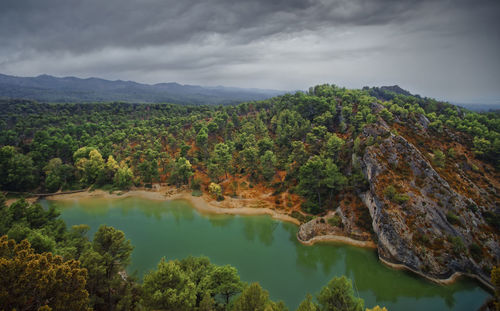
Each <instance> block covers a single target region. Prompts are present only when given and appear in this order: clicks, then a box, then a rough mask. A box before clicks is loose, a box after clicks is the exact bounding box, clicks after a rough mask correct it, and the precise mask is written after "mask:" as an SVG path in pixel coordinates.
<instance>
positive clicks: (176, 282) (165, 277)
mask: <svg viewBox="0 0 500 311" xmlns="http://www.w3.org/2000/svg"><path fill="white" fill-rule="evenodd" d="M143 292H144V294H143V304H144V306H146V307H148V308H152V309H162V310H172V311H173V310H179V311H183V310H186V311H188V310H193V309H194V307H195V304H196V291H195V284H194V283H193V282H192V281H191V280H190V279H189V276H188V274H187V273H186V272H184V271H183V270H182V268H181V266H180V264H179V262H178V261H168V262H167V261H165V258H163V259H162V260H161V261H160V263H159V264H158V267H157V269H156V270H154V271H151V272H149V273H148V274H146V275H145V276H144V283H143Z"/></svg>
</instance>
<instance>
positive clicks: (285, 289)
mask: <svg viewBox="0 0 500 311" xmlns="http://www.w3.org/2000/svg"><path fill="white" fill-rule="evenodd" d="M43 204H50V205H55V206H56V207H58V209H59V210H60V211H61V217H62V218H63V219H64V220H65V221H66V223H67V224H68V226H71V225H75V224H88V225H90V227H91V231H90V235H89V237H91V236H92V235H93V234H94V232H95V231H96V230H97V228H98V227H99V225H101V224H106V225H110V226H113V227H115V228H117V229H120V230H123V231H124V232H125V234H126V237H127V238H128V239H130V240H131V242H132V244H133V245H134V246H135V248H134V251H133V253H132V261H131V265H130V267H129V269H128V270H129V272H130V273H134V272H136V273H137V274H138V276H139V277H141V278H142V276H143V275H144V273H146V272H147V271H148V270H150V269H154V268H155V267H156V265H157V263H158V262H159V261H160V259H161V258H162V257H165V258H166V259H167V260H168V259H182V258H184V257H187V256H190V255H192V256H207V257H209V258H210V260H211V261H212V262H213V263H215V264H218V265H225V264H230V265H232V266H234V267H236V268H237V269H238V271H239V274H240V276H241V278H242V280H244V281H246V282H259V283H260V284H261V285H262V286H263V287H264V288H265V289H266V290H268V291H269V293H270V296H271V298H272V299H273V300H283V301H284V302H285V303H286V305H287V306H288V307H289V308H290V310H295V308H296V307H297V306H298V304H299V303H300V301H302V300H303V299H304V297H305V295H306V294H307V293H311V294H316V293H318V292H319V290H320V289H321V287H323V286H324V285H326V284H327V283H328V281H329V280H330V279H331V278H332V277H334V276H340V275H346V276H347V277H349V278H350V279H351V280H352V281H353V285H354V288H355V291H356V293H357V294H358V295H359V296H360V297H361V298H363V299H364V300H365V306H366V307H370V308H371V307H373V306H375V305H377V304H378V305H380V306H385V307H387V308H388V310H389V311H396V310H426V311H431V310H464V311H465V310H467V311H469V310H477V309H478V308H479V307H480V306H481V305H482V304H483V302H484V301H485V299H487V298H488V297H489V296H490V294H489V293H488V292H487V291H485V290H484V289H483V288H482V287H481V286H479V284H478V283H477V282H475V281H473V280H468V279H461V280H460V281H459V282H456V283H454V284H452V285H447V286H441V285H437V284H433V283H431V282H428V281H426V280H424V279H421V278H419V277H416V276H414V275H412V274H410V273H408V272H404V271H397V270H393V269H391V268H388V267H387V266H385V265H383V264H382V263H380V261H379V260H378V258H377V254H376V252H375V251H373V250H368V249H362V248H357V247H353V246H348V245H343V244H333V243H322V244H316V245H313V246H305V245H302V244H300V243H299V242H298V241H297V239H296V233H297V229H298V227H297V226H295V225H293V224H290V223H286V222H281V221H278V220H274V219H272V218H271V217H269V216H232V215H208V214H201V213H199V212H198V211H197V210H196V209H195V208H193V206H192V205H191V204H190V203H189V202H187V201H182V200H178V201H154V200H146V199H142V198H132V197H129V198H119V199H101V198H99V199H97V198H90V199H80V200H72V201H44V202H43Z"/></svg>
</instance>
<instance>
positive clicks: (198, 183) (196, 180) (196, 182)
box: [191, 178, 201, 192]
mask: <svg viewBox="0 0 500 311" xmlns="http://www.w3.org/2000/svg"><path fill="white" fill-rule="evenodd" d="M191 189H193V190H195V191H196V190H200V189H201V179H199V178H193V180H192V181H191ZM193 192H194V191H193Z"/></svg>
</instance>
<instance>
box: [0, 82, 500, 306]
mask: <svg viewBox="0 0 500 311" xmlns="http://www.w3.org/2000/svg"><path fill="white" fill-rule="evenodd" d="M0 110H1V111H2V114H1V115H0V146H1V147H0V189H1V190H3V191H5V192H7V193H10V195H18V193H25V194H27V193H52V192H56V191H60V190H63V191H64V190H74V189H87V188H89V189H97V188H100V189H104V190H107V191H115V190H127V189H130V188H132V187H146V188H151V187H153V185H154V184H156V183H162V184H169V185H172V186H176V187H184V188H186V189H187V188H190V189H192V191H193V195H200V194H201V193H204V192H208V193H210V194H211V195H212V196H213V197H214V199H217V200H224V199H225V198H227V197H235V198H238V197H239V196H240V195H241V194H242V193H243V192H244V191H245V190H248V189H258V190H259V191H264V190H265V191H270V192H271V193H272V197H271V200H272V202H273V204H274V207H275V208H276V209H280V210H282V211H284V212H285V213H289V214H290V215H291V216H293V217H296V218H298V219H299V220H300V221H301V222H307V221H308V220H310V219H312V218H314V217H315V216H314V215H319V216H323V215H325V214H326V213H327V212H328V211H333V210H336V209H337V208H339V206H340V208H341V210H342V209H345V207H346V206H350V207H351V209H350V210H349V211H344V213H348V212H351V213H352V214H353V215H355V218H356V220H355V225H354V226H357V227H359V228H360V230H362V231H364V232H367V234H369V235H371V238H372V239H374V240H375V239H376V236H375V234H376V233H374V232H373V230H374V228H372V219H371V217H372V216H371V215H370V213H369V211H368V208H366V206H365V205H363V202H362V201H361V199H360V198H359V197H360V194H361V193H363V192H366V191H368V190H369V189H370V187H372V188H373V187H374V185H373V182H372V181H370V180H368V178H367V176H368V174H367V172H366V171H367V169H366V167H367V165H366V163H368V160H369V158H367V155H371V154H372V153H373V154H376V152H375V151H374V150H375V147H380V148H382V147H383V146H384V140H385V139H386V138H387V137H389V136H391V137H404V138H405V139H406V140H407V141H410V142H411V143H412V145H414V146H417V148H418V150H419V152H420V153H421V154H422V157H423V158H424V159H426V160H427V161H429V163H430V164H431V165H432V167H433V169H435V170H436V171H437V172H438V173H439V174H440V176H444V177H443V178H445V179H446V180H447V181H448V182H449V184H450V187H452V188H453V189H458V190H457V191H460V193H461V194H462V193H463V194H464V195H467V196H468V197H469V198H472V199H471V202H472V203H468V204H467V205H466V206H467V207H466V209H467V213H473V214H474V215H476V216H474V217H478V218H479V219H484V221H485V225H484V226H483V227H481V228H482V229H481V230H482V231H484V232H493V234H498V232H499V230H500V229H499V228H500V212H499V210H498V208H496V209H495V208H494V207H493V208H491V206H495V204H496V203H495V202H498V197H499V194H498V193H497V192H496V189H497V188H496V187H497V185H496V184H495V183H497V182H498V176H499V169H500V114H499V113H498V112H489V113H475V112H471V111H468V110H466V109H463V108H460V107H457V106H453V105H450V104H448V103H444V102H439V101H436V100H433V99H429V98H422V97H419V96H413V95H411V94H409V93H407V92H403V91H401V90H400V89H399V88H395V87H394V88H365V89H362V90H349V89H345V88H340V87H337V86H334V85H318V86H316V87H313V88H311V89H309V91H308V92H305V93H304V92H297V93H295V94H287V95H283V96H279V97H275V98H272V99H269V100H264V101H258V102H249V103H243V104H239V105H236V106H210V105H205V106H181V105H174V104H130V103H94V104H51V103H37V102H32V101H24V100H8V101H3V102H1V103H0ZM381 128H384V129H385V128H388V129H389V130H388V131H385V132H384V131H382V132H381V131H380V129H381ZM424 128H425V132H426V133H428V136H426V137H427V139H423V138H422V137H423V136H419V134H418V133H419V131H423V130H424ZM373 133H374V134H373ZM406 140H405V141H406ZM450 141H452V142H453V144H451V143H450ZM368 151H370V152H372V153H367V152H368ZM419 156H420V155H419ZM400 162H401V161H400ZM401 163H402V164H391V163H388V164H387V167H388V168H389V170H388V171H390V173H391V174H393V175H390V178H386V179H380V181H378V184H377V185H376V189H375V188H373V189H374V190H373V192H374V193H381V194H380V197H381V198H382V199H383V200H385V201H386V202H387V204H388V206H390V207H394V206H398V207H399V208H401V209H402V210H403V211H404V210H406V211H408V210H409V207H408V204H409V203H408V202H411V201H412V200H415V198H414V197H413V196H409V195H408V192H407V191H406V190H407V189H406V188H404V187H403V186H401V185H403V183H397V182H396V181H398V180H399V179H398V178H401V180H402V179H404V178H408V176H410V175H411V172H410V169H409V168H408V167H405V166H404V164H405V163H404V161H403V162H401ZM459 167H460V169H461V170H463V171H465V172H466V174H467V181H468V182H471V183H472V182H474V183H475V184H479V185H481V186H482V187H481V189H483V190H482V192H479V190H478V192H477V193H480V194H476V192H473V190H474V189H472V188H470V187H469V188H468V187H467V186H464V185H463V184H461V183H460V182H459V181H455V182H452V179H453V178H455V177H449V176H452V175H451V174H453V173H454V171H456V170H457V168H459ZM419 178H420V177H419V176H417V177H416V178H415V180H416V185H413V186H414V187H416V188H419V189H420V188H423V187H424V185H423V184H424V182H423V180H424V177H422V178H421V179H419ZM419 180H420V183H422V184H419ZM495 180H496V182H495ZM483 185H484V187H483ZM433 199H435V200H436V208H443V209H445V211H444V212H443V213H444V214H445V215H446V217H445V221H446V222H447V223H449V224H450V225H451V226H453V228H458V229H459V230H464V231H467V232H470V230H468V229H467V228H468V227H467V224H466V223H465V220H463V218H464V217H463V216H462V215H461V214H460V213H462V212H463V211H462V210H459V209H456V210H454V209H453V208H454V204H455V203H453V202H451V199H450V200H448V201H446V202H445V201H444V200H441V201H440V197H439V195H437V196H436V197H433ZM472 200H473V201H472ZM0 201H1V202H0V203H1V205H0V209H1V210H0V212H1V213H2V215H0V236H1V235H7V236H8V238H7V237H2V240H0V260H2V261H1V263H2V264H1V265H0V269H2V270H3V271H0V274H2V275H6V276H7V277H3V278H2V280H1V282H2V288H7V289H12V288H25V289H26V290H25V291H20V292H17V291H15V292H16V295H17V296H13V295H12V294H9V293H11V292H12V291H10V290H7V291H2V292H0V301H5V303H4V305H3V306H2V307H4V308H5V309H9V310H10V309H12V308H17V309H19V310H21V309H23V308H22V307H21V306H26V305H29V306H30V307H28V308H27V310H37V309H39V308H40V310H49V309H50V308H52V309H53V310H64V309H67V308H68V307H67V306H68V305H69V304H70V303H71V306H72V307H71V309H73V310H80V309H81V310H84V309H86V308H87V307H89V306H90V307H92V308H94V309H96V310H110V309H116V310H130V309H134V308H137V309H141V308H142V309H144V308H145V309H164V310H284V309H285V306H284V305H283V304H282V303H278V302H273V301H271V300H270V299H269V294H268V293H267V292H266V291H265V290H264V289H262V288H261V287H260V286H259V285H258V284H250V285H248V284H244V283H243V282H242V281H241V280H240V279H239V276H238V274H237V271H236V270H235V269H234V268H232V267H229V266H223V267H219V266H215V265H213V264H211V263H210V262H209V260H208V259H207V258H186V259H184V260H180V261H166V260H162V261H161V262H160V263H159V264H158V267H157V269H156V270H154V271H152V272H150V273H149V274H147V275H146V276H145V277H144V280H143V281H142V282H139V281H138V280H136V279H135V278H134V277H133V276H128V275H126V274H124V273H123V271H124V270H125V268H126V267H127V264H128V262H129V260H130V254H131V252H132V250H133V247H132V245H130V242H129V241H128V240H127V239H126V238H125V237H124V234H123V232H121V231H119V230H116V229H114V228H111V227H106V226H103V227H101V228H99V230H98V231H97V233H96V234H95V236H94V237H93V239H92V241H89V240H88V238H87V235H86V234H87V231H88V227H87V226H85V225H81V226H76V227H73V228H71V229H67V228H66V226H65V224H64V222H63V221H62V220H60V219H59V218H58V212H57V211H55V210H52V209H49V210H44V209H43V208H42V207H41V206H40V205H38V204H34V205H32V206H29V204H28V203H27V202H26V201H24V200H19V201H17V202H15V203H13V204H11V205H10V206H7V205H6V203H5V198H3V197H2V198H0ZM450 202H451V203H450ZM464 215H465V214H464ZM347 217H349V215H347ZM353 217H354V216H353ZM412 217H415V216H414V215H412ZM419 217H420V216H419ZM422 218H423V217H422ZM342 221H343V220H342V219H340V220H339V219H338V218H331V219H329V220H328V223H329V224H331V225H332V226H334V227H335V226H339V224H341V223H342ZM409 222H413V223H415V221H414V219H410V220H409ZM410 228H411V229H412V230H413V228H412V227H410ZM458 229H457V230H458ZM474 234H475V233H474ZM432 238H433V237H432V236H431V234H430V233H427V232H421V231H418V234H415V235H414V236H413V239H414V243H415V244H416V245H421V246H422V247H424V248H422V253H423V252H425V250H426V249H433V251H435V252H436V253H439V249H443V248H444V247H443V245H444V246H446V247H447V246H448V245H449V247H450V249H452V251H450V252H451V254H452V255H453V256H456V257H460V258H462V257H463V258H465V257H464V256H466V257H467V258H469V257H471V258H473V259H472V260H474V262H475V263H477V264H476V266H478V267H479V268H478V269H481V271H482V272H477V273H484V274H487V275H490V273H492V274H493V275H495V273H496V272H495V271H497V270H495V269H494V267H493V265H492V264H491V263H492V262H493V263H494V262H495V260H497V261H498V258H495V255H494V254H493V255H492V252H493V251H494V249H495V247H494V246H493V247H491V246H489V244H488V243H489V242H488V243H486V242H485V243H484V245H483V244H481V239H480V238H479V236H473V237H472V238H471V239H470V240H469V237H468V236H465V235H463V236H462V238H460V236H458V234H457V237H453V236H446V237H444V238H440V240H439V241H438V239H437V236H436V238H435V239H434V240H433V239H432ZM8 239H13V240H8ZM492 250H493V251H492ZM438 255H439V254H438ZM166 256H167V257H168V254H166ZM483 257H484V258H483ZM445 263H446V262H444V263H441V264H442V265H444V264H445ZM497 264H498V263H497ZM434 268H435V267H426V266H422V267H420V268H419V269H422V270H423V271H429V270H431V269H434ZM426 269H427V270H426ZM436 269H437V268H436ZM8 271H21V272H22V276H19V275H16V274H13V273H12V272H8ZM475 273H476V272H475ZM497 277H498V276H497ZM493 282H495V281H493ZM56 293H57V294H56ZM32 297H38V298H37V299H33V298H32ZM49 297H50V298H49ZM77 297H78V298H77ZM336 304H340V307H338V306H337V305H336ZM73 306H74V307H73ZM49 307H50V308H49ZM363 308H364V306H363V302H362V300H361V299H359V298H357V297H356V296H355V295H354V293H353V289H352V286H351V285H350V283H349V281H348V280H347V279H345V278H338V279H333V280H332V281H331V282H330V283H329V284H327V285H326V286H325V287H324V288H323V289H322V290H321V292H320V293H319V294H318V295H317V296H315V297H313V296H307V297H306V299H305V300H304V302H303V303H302V304H301V305H300V307H299V310H362V309H363Z"/></svg>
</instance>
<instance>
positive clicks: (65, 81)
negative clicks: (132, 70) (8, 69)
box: [0, 74, 285, 105]
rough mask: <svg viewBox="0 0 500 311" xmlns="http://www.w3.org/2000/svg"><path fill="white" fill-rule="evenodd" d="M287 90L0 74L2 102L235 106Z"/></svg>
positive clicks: (0, 96)
mask: <svg viewBox="0 0 500 311" xmlns="http://www.w3.org/2000/svg"><path fill="white" fill-rule="evenodd" d="M284 93H285V92H284V91H278V90H266V89H245V88H233V87H223V86H217V87H203V86H198V85H181V84H178V83H158V84H152V85H151V84H142V83H137V82H133V81H122V80H116V81H110V80H105V79H99V78H88V79H81V78H76V77H64V78H58V77H53V76H49V75H40V76H37V77H15V76H9V75H3V74H0V99H12V98H15V99H29V100H36V101H41V102H79V103H81V102H115V101H117V102H141V103H143V102H146V103H176V104H194V105H204V104H224V105H225V104H235V103H240V102H245V101H254V100H263V99H267V98H270V97H273V96H277V95H281V94H284Z"/></svg>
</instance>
